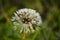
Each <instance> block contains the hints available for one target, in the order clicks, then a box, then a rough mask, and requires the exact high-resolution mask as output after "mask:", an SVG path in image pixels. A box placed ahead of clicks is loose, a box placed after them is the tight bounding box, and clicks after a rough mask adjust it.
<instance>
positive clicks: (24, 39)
mask: <svg viewBox="0 0 60 40" xmlns="http://www.w3.org/2000/svg"><path fill="white" fill-rule="evenodd" d="M23 40H26V32H25V29H24V32H23Z"/></svg>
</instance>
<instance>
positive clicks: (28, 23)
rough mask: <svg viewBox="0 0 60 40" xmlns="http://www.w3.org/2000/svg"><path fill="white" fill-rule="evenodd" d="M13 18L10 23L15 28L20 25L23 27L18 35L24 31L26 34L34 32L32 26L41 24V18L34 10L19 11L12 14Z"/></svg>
mask: <svg viewBox="0 0 60 40" xmlns="http://www.w3.org/2000/svg"><path fill="white" fill-rule="evenodd" d="M14 15H15V16H14V17H12V19H11V21H13V24H14V25H15V26H17V25H19V24H22V25H23V27H22V28H21V30H20V33H21V32H23V30H24V29H25V31H26V33H28V32H30V31H32V33H33V32H34V31H35V30H34V28H33V25H35V26H40V25H41V23H42V20H41V16H40V14H39V13H38V12H36V10H33V9H27V8H24V9H20V10H18V11H16V12H15V13H14Z"/></svg>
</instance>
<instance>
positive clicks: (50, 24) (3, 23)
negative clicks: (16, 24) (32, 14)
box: [0, 0, 60, 40]
mask: <svg viewBox="0 0 60 40" xmlns="http://www.w3.org/2000/svg"><path fill="white" fill-rule="evenodd" d="M21 8H32V9H35V10H37V11H38V12H40V15H41V17H42V26H41V27H40V28H41V29H39V30H37V31H36V33H34V34H27V37H26V40H60V0H57V1H56V0H0V40H23V39H22V37H23V34H20V33H19V29H18V30H16V31H14V29H13V24H12V22H11V17H12V16H13V13H14V12H15V11H16V10H18V9H21Z"/></svg>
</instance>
